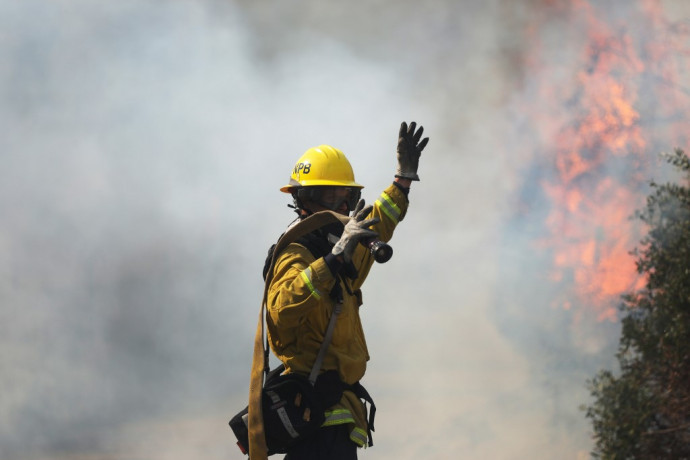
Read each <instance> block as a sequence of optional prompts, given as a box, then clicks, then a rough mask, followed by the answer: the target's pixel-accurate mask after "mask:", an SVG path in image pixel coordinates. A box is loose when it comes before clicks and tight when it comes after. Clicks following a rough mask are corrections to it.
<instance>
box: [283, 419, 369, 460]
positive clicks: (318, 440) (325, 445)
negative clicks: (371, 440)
mask: <svg viewBox="0 0 690 460" xmlns="http://www.w3.org/2000/svg"><path fill="white" fill-rule="evenodd" d="M283 460H357V444H355V443H354V442H352V441H351V440H350V430H349V428H348V426H347V425H335V426H327V427H323V428H321V429H319V431H318V432H317V433H316V434H315V435H314V436H311V437H309V438H307V439H305V440H304V441H302V442H299V443H298V444H296V445H295V446H293V447H292V448H291V449H290V450H289V451H288V453H287V455H285V458H284V459H283Z"/></svg>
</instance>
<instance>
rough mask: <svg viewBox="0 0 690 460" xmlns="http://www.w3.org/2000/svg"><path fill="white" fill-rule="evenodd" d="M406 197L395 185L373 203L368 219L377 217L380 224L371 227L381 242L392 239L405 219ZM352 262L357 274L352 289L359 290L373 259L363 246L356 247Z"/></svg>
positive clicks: (389, 187)
mask: <svg viewBox="0 0 690 460" xmlns="http://www.w3.org/2000/svg"><path fill="white" fill-rule="evenodd" d="M408 203H409V201H408V199H407V196H405V194H404V193H403V192H402V191H401V190H400V189H399V188H398V187H396V186H395V185H393V184H391V185H390V186H388V188H386V189H385V190H384V191H383V192H381V194H380V195H379V197H378V198H377V199H376V201H375V202H374V209H372V211H371V214H370V215H369V216H368V217H378V218H379V219H380V222H379V223H378V224H376V225H374V226H373V227H371V228H372V229H373V230H374V231H376V232H377V233H378V234H379V236H378V238H379V239H380V240H381V241H385V242H388V241H390V240H391V238H392V237H393V231H394V230H395V227H396V226H397V225H398V223H399V222H400V221H402V220H403V219H404V218H405V214H407V206H408ZM352 260H353V262H354V264H355V267H356V268H357V273H358V274H359V275H358V277H357V279H356V280H354V282H353V286H352V287H353V288H354V289H359V288H360V287H361V286H362V283H364V280H365V279H366V277H367V275H368V274H369V270H370V269H371V266H372V265H373V263H374V257H373V256H372V255H371V253H370V252H369V250H368V249H367V248H365V247H364V246H362V245H361V244H360V245H357V249H356V250H355V254H354V255H353V257H352Z"/></svg>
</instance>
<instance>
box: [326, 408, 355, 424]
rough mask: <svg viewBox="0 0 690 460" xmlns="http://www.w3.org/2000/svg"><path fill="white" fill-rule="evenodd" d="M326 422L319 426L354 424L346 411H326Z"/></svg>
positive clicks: (350, 415)
mask: <svg viewBox="0 0 690 460" xmlns="http://www.w3.org/2000/svg"><path fill="white" fill-rule="evenodd" d="M325 415H326V421H324V422H323V425H321V426H331V425H342V424H343V423H355V419H354V418H352V414H351V413H350V411H349V410H347V409H336V410H333V411H326V414H325Z"/></svg>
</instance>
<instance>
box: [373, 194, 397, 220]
mask: <svg viewBox="0 0 690 460" xmlns="http://www.w3.org/2000/svg"><path fill="white" fill-rule="evenodd" d="M376 204H377V205H378V207H379V208H380V209H381V211H383V213H384V214H385V215H387V216H388V217H390V219H391V220H392V221H393V222H395V223H396V224H397V223H398V221H400V208H399V207H398V205H397V204H395V202H394V201H393V200H392V199H391V197H389V196H388V194H387V193H386V192H382V193H381V196H379V199H378V200H376Z"/></svg>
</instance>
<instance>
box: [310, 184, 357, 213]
mask: <svg viewBox="0 0 690 460" xmlns="http://www.w3.org/2000/svg"><path fill="white" fill-rule="evenodd" d="M314 192H315V193H314V194H313V195H312V199H311V200H308V201H307V203H308V206H307V207H308V208H309V209H310V210H311V211H312V212H319V211H335V212H337V213H339V214H342V215H344V216H347V215H349V214H350V211H352V209H353V208H354V206H355V205H356V204H357V201H358V200H359V196H360V191H359V189H358V188H353V187H319V188H318V189H316V188H315V189H314ZM305 204H306V203H305Z"/></svg>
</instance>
